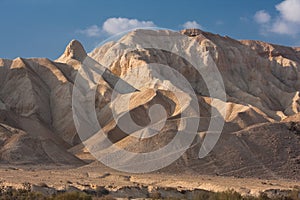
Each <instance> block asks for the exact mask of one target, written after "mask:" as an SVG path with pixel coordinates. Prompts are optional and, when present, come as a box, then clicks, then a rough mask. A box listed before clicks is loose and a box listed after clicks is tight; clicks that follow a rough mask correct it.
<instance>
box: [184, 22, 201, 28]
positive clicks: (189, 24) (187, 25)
mask: <svg viewBox="0 0 300 200" xmlns="http://www.w3.org/2000/svg"><path fill="white" fill-rule="evenodd" d="M182 26H183V28H185V29H189V28H197V29H202V26H201V25H200V24H198V23H197V22H196V21H187V22H185V23H184V24H183V25H182Z"/></svg>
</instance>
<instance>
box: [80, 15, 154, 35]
mask: <svg viewBox="0 0 300 200" xmlns="http://www.w3.org/2000/svg"><path fill="white" fill-rule="evenodd" d="M146 27H156V25H155V24H154V22H152V21H140V20H138V19H129V18H122V17H113V18H108V19H107V20H106V21H105V22H104V23H103V25H102V27H100V26H98V25H92V26H90V27H88V28H86V29H83V30H79V31H77V32H78V33H80V34H83V35H86V36H87V37H99V36H101V34H105V35H114V34H117V33H121V32H124V31H128V30H132V29H137V28H146Z"/></svg>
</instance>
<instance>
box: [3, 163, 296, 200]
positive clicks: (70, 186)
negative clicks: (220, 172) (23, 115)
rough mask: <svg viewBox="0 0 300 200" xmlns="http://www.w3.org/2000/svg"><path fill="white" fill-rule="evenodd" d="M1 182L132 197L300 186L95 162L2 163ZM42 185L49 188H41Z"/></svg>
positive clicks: (270, 191) (274, 190)
mask: <svg viewBox="0 0 300 200" xmlns="http://www.w3.org/2000/svg"><path fill="white" fill-rule="evenodd" d="M0 184H1V186H3V187H5V186H12V187H14V188H23V187H24V186H26V185H28V184H30V185H32V186H34V187H35V190H36V191H39V190H40V191H41V192H49V191H50V192H51V190H50V188H52V189H55V190H57V191H68V190H69V191H74V190H75V191H76V190H77V189H78V191H80V190H81V191H96V190H97V189H99V188H102V189H105V190H107V191H108V192H109V193H110V194H112V196H114V197H129V196H131V197H135V198H139V197H140V198H144V197H146V196H147V195H148V196H149V192H153V193H154V192H156V193H160V195H162V196H164V195H165V196H178V195H179V197H180V195H184V194H185V193H186V192H189V191H195V190H208V191H214V192H220V191H227V190H230V189H233V190H235V191H237V192H239V193H241V194H242V195H253V196H258V195H259V194H260V192H266V193H268V194H270V195H272V194H276V193H280V192H281V193H282V192H283V193H284V191H288V190H295V189H296V190H299V189H300V182H299V181H295V180H265V179H258V178H236V177H223V176H208V175H195V174H191V173H188V172H186V173H178V174H174V173H173V174H168V173H162V172H156V173H151V174H127V173H122V172H117V171H114V170H112V169H109V168H107V167H105V166H103V165H100V164H95V163H93V164H90V165H86V166H83V167H68V166H30V165H22V166H9V165H1V167H0ZM43 187H46V188H48V189H49V190H48V189H46V190H43ZM182 191H184V192H182Z"/></svg>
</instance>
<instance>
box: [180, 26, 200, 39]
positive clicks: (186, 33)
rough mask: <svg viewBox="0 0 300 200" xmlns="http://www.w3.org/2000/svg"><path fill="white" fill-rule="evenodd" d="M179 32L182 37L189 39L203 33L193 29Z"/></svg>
mask: <svg viewBox="0 0 300 200" xmlns="http://www.w3.org/2000/svg"><path fill="white" fill-rule="evenodd" d="M180 32H181V33H182V34H184V35H187V36H189V37H195V36H198V35H200V34H202V33H203V31H201V30H200V29H195V28H191V29H184V30H182V31H180Z"/></svg>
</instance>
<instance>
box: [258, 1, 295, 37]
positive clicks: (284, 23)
mask: <svg viewBox="0 0 300 200" xmlns="http://www.w3.org/2000/svg"><path fill="white" fill-rule="evenodd" d="M275 8H276V10H277V11H278V14H277V15H276V16H273V17H271V15H270V14H269V13H268V12H267V11H265V10H260V11H257V12H256V13H255V15H254V20H255V21H256V22H257V23H258V24H260V29H261V33H263V34H266V33H276V34H282V35H291V36H296V35H297V34H299V33H300V12H299V10H300V0H284V1H283V2H281V3H279V4H277V5H276V6H275Z"/></svg>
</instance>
